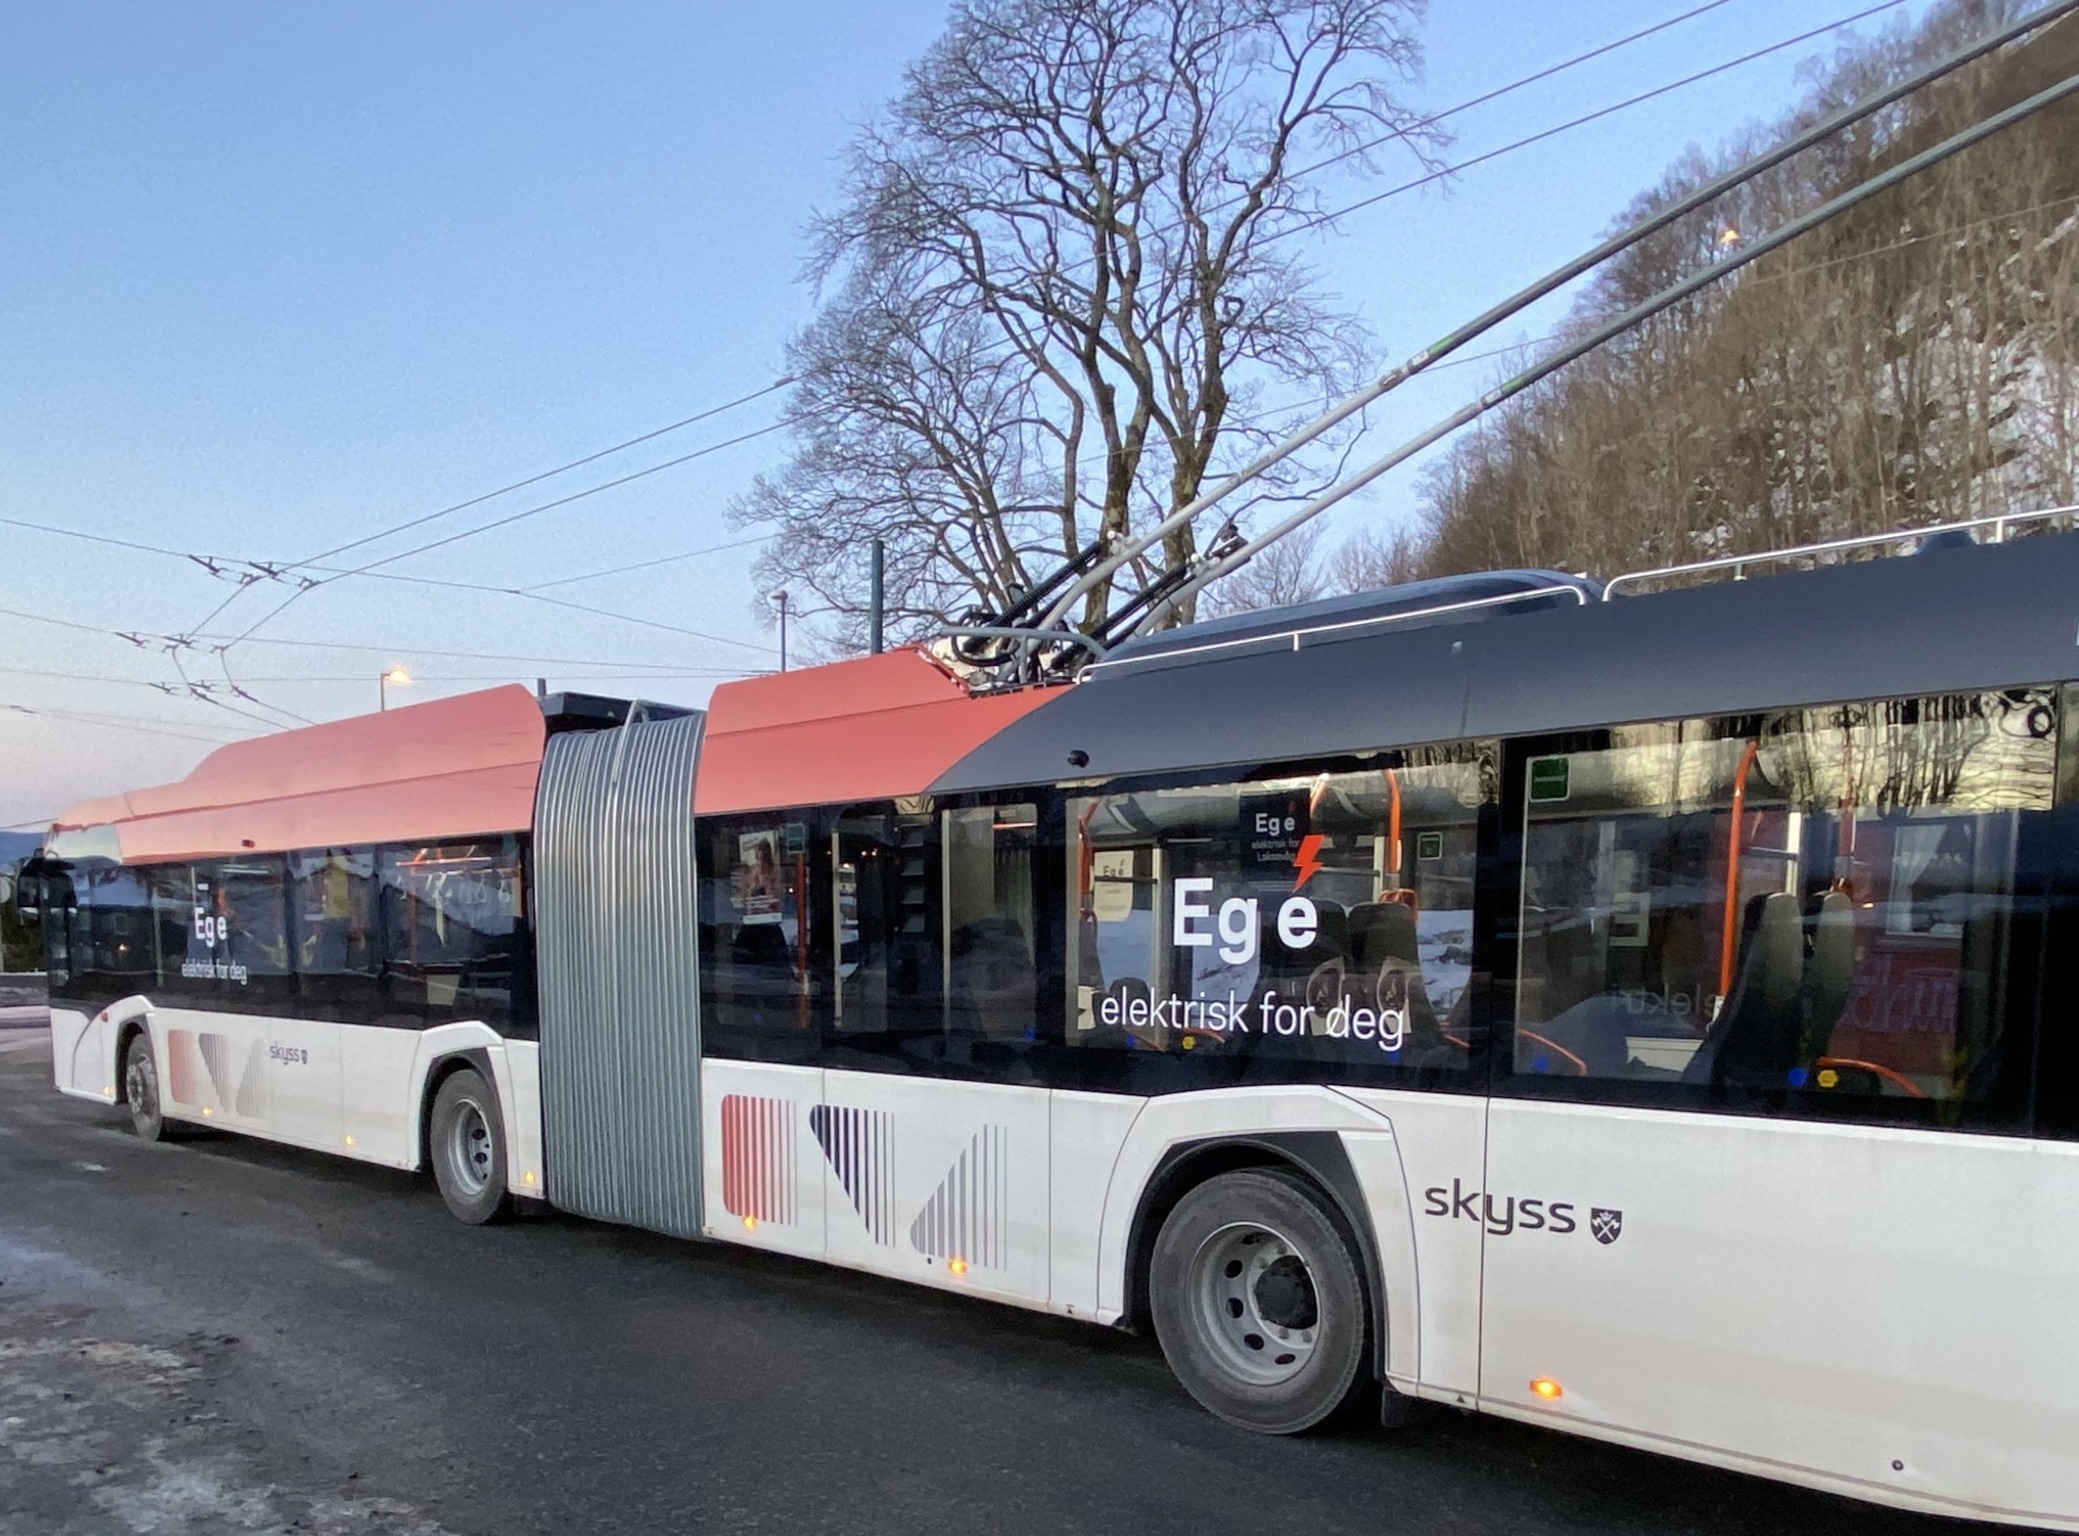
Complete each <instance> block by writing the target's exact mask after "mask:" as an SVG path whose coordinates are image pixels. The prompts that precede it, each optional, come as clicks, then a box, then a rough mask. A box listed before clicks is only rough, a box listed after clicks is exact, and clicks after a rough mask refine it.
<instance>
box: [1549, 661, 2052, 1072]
mask: <svg viewBox="0 0 2079 1536" xmlns="http://www.w3.org/2000/svg"><path fill="white" fill-rule="evenodd" d="M2056 735H2057V731H2056V698H2055V695H2054V693H2053V692H2052V691H2050V690H2032V689H2023V690H2013V691H2009V692H2004V693H1988V694H1966V695H1955V696H1948V697H1939V698H1929V699H1905V700H1896V701H1890V702H1883V703H1874V704H1852V705H1845V706H1835V707H1829V708H1822V709H1809V710H1789V711H1782V712H1778V713H1774V714H1769V715H1763V716H1754V717H1744V718H1738V719H1728V720H1719V721H1708V722H1700V721H1691V722H1686V723H1677V724H1667V725H1654V726H1639V727H1626V728H1621V729H1618V730H1613V731H1611V732H1610V733H1609V740H1610V745H1609V747H1608V748H1607V749H1605V750H1600V751H1589V752H1575V753H1571V754H1564V755H1556V756H1547V757H1539V758H1534V759H1532V760H1531V761H1530V762H1529V764H1528V765H1527V768H1526V783H1525V825H1524V843H1523V849H1524V854H1523V859H1524V863H1523V886H1522V908H1521V912H1520V939H1521V970H1520V977H1519V981H1518V987H1517V999H1516V1004H1517V1006H1516V1018H1517V1031H1516V1048H1515V1067H1516V1070H1517V1071H1518V1072H1521V1073H1527V1074H1536V1075H1550V1076H1559V1077H1568V1076H1572V1077H1589V1078H1626V1079H1633V1080H1637V1081H1661V1082H1687V1083H1691V1084H1709V1085H1715V1086H1718V1087H1721V1088H1727V1087H1731V1088H1745V1089H1769V1090H1777V1091H1782V1092H1802V1093H1805V1094H1807V1095H1811V1096H1816V1097H1820V1098H1834V1099H1844V1098H1855V1097H1858V1096H1860V1097H1863V1098H1868V1097H1871V1096H1879V1097H1888V1098H1897V1099H1925V1100H1935V1101H1941V1102H1978V1101H1983V1100H1985V1099H1987V1098H1989V1097H1990V1096H1991V1095H1992V1094H1993V1093H1994V1090H1995V1088H1996V1087H1997V1085H1998V1084H1999V1083H2000V1082H2001V1081H2002V1080H2003V1074H2004V1073H2006V1072H2007V1071H2008V1070H2009V1069H2010V1068H2012V1069H2014V1070H2016V1071H2020V1070H2024V1069H2025V1064H2023V1063H2018V1062H2017V1063H2008V1062H2006V1061H2005V1059H2004V1054H2003V1051H2002V1040H2003V1028H2002V1026H2003V1022H2004V1009H2005V995H2004V985H2003V981H2002V978H2003V977H2004V976H2005V974H2006V971H2007V962H2006V954H2007V947H2008V943H2009V929H2010V926H2011V918H2012V892H2013V876H2014V861H2015V847H2016V837H2017V833H2018V830H2019V824H2020V819H2021V818H2022V817H2023V816H2024V815H2026V814H2028V813H2030V812H2036V811H2046V810H2048V809H2049V808H2050V805H2051V800H2052V792H2053V786H2054V779H2055V770H2056Z"/></svg>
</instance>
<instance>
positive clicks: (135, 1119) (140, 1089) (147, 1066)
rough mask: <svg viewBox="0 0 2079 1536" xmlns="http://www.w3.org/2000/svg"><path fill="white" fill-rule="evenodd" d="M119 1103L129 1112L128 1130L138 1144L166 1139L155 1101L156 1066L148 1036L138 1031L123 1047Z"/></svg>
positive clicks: (163, 1118) (162, 1117) (162, 1115)
mask: <svg viewBox="0 0 2079 1536" xmlns="http://www.w3.org/2000/svg"><path fill="white" fill-rule="evenodd" d="M123 1101H124V1103H125V1104H126V1105H127V1106H128V1108H129V1110H130V1129H131V1130H133V1131H135V1132H136V1133H137V1139H138V1140H139V1141H164V1140H165V1139H166V1112H165V1109H164V1108H163V1106H162V1105H161V1103H160V1101H159V1064H158V1063H157V1062H156V1061H155V1060H154V1059H153V1058H152V1037H151V1036H150V1035H149V1034H148V1033H146V1032H145V1031H144V1030H141V1029H140V1030H139V1031H138V1032H137V1033H136V1034H134V1035H132V1036H131V1037H130V1042H129V1044H127V1045H125V1046H124V1047H123Z"/></svg>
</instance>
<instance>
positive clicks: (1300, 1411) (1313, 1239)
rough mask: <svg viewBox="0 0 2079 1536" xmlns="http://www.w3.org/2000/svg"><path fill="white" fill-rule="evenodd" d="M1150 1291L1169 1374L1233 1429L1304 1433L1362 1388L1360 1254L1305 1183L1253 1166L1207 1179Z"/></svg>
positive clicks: (1169, 1229)
mask: <svg viewBox="0 0 2079 1536" xmlns="http://www.w3.org/2000/svg"><path fill="white" fill-rule="evenodd" d="M1148 1286H1149V1300H1150V1303H1151V1308H1152V1310H1153V1312H1154V1316H1155V1333H1156V1336H1157V1338H1159V1339H1160V1340H1161V1342H1162V1353H1163V1355H1164V1356H1165V1357H1166V1358H1167V1359H1168V1361H1169V1365H1170V1369H1171V1370H1173V1371H1174V1372H1176V1375H1177V1379H1178V1380H1179V1381H1181V1382H1182V1383H1183V1384H1184V1386H1185V1388H1186V1390H1188V1391H1189V1392H1190V1393H1191V1395H1192V1396H1193V1397H1195V1398H1197V1399H1198V1401H1199V1402H1200V1403H1201V1404H1202V1405H1203V1406H1204V1407H1206V1408H1207V1409H1209V1410H1211V1411H1212V1412H1213V1413H1215V1414H1217V1415H1218V1416H1219V1417H1221V1418H1223V1419H1225V1420H1226V1421H1227V1422H1228V1423H1230V1424H1236V1425H1239V1426H1241V1427H1242V1428H1243V1429H1253V1430H1257V1431H1259V1432H1261V1433H1264V1434H1272V1435H1293V1434H1298V1433H1299V1432H1300V1431H1302V1430H1306V1429H1311V1428H1313V1427H1314V1426H1315V1425H1317V1424H1319V1423H1321V1422H1322V1421H1324V1420H1326V1419H1328V1418H1331V1417H1333V1416H1334V1415H1335V1414H1336V1413H1337V1412H1338V1411H1339V1410H1340V1409H1342V1408H1343V1407H1344V1405H1345V1404H1347V1403H1348V1402H1349V1401H1350V1400H1351V1398H1352V1397H1354V1396H1355V1395H1356V1394H1357V1392H1358V1391H1359V1390H1360V1389H1361V1387H1362V1386H1363V1380H1362V1377H1363V1372H1364V1351H1365V1341H1366V1337H1367V1328H1366V1323H1365V1305H1364V1284H1363V1281H1362V1280H1361V1279H1360V1277H1359V1271H1358V1263H1357V1259H1356V1256H1355V1255H1354V1254H1353V1253H1352V1252H1351V1250H1350V1243H1349V1241H1348V1240H1347V1239H1346V1238H1345V1237H1344V1236H1343V1233H1342V1230H1341V1228H1340V1227H1339V1226H1338V1225H1337V1223H1336V1220H1335V1217H1334V1216H1333V1215H1332V1214H1331V1213H1330V1211H1329V1208H1328V1206H1327V1204H1326V1202H1325V1201H1323V1200H1322V1199H1321V1197H1320V1196H1319V1195H1317V1194H1316V1193H1315V1192H1314V1191H1313V1189H1312V1188H1311V1186H1309V1185H1308V1184H1306V1183H1305V1182H1304V1181H1303V1180H1301V1179H1298V1178H1296V1177H1294V1176H1292V1175H1290V1174H1287V1173H1283V1172H1280V1171H1278V1170H1275V1169H1262V1168H1247V1169H1242V1170H1240V1171H1238V1172H1235V1173H1226V1174H1222V1175H1220V1176H1219V1177H1218V1178H1215V1179H1208V1180H1207V1181H1206V1182H1205V1183H1203V1184H1201V1185H1199V1186H1198V1187H1197V1188H1196V1189H1194V1190H1192V1191H1191V1192H1190V1193H1189V1194H1187V1195H1185V1196H1184V1198H1183V1199H1182V1200H1180V1201H1178V1202H1177V1206H1176V1209H1175V1210H1173V1211H1171V1212H1170V1214H1169V1218H1168V1220H1166V1221H1164V1222H1163V1224H1162V1231H1161V1233H1160V1234H1159V1235H1158V1236H1157V1237H1156V1239H1155V1251H1154V1254H1153V1256H1152V1259H1151V1263H1150V1266H1149V1275H1148Z"/></svg>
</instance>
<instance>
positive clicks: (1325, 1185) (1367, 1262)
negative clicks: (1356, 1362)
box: [1120, 1131, 1414, 1426]
mask: <svg viewBox="0 0 2079 1536" xmlns="http://www.w3.org/2000/svg"><path fill="white" fill-rule="evenodd" d="M1251 1171H1253V1172H1257V1173H1260V1174H1266V1175H1270V1176H1273V1177H1276V1178H1279V1179H1282V1180H1285V1181H1287V1182H1289V1183H1290V1184H1291V1185H1292V1186H1294V1187H1295V1188H1297V1189H1299V1190H1301V1191H1302V1192H1303V1193H1304V1194H1306V1195H1307V1196H1309V1197H1311V1199H1312V1200H1313V1201H1314V1202H1316V1203H1317V1204H1318V1205H1319V1206H1320V1207H1321V1208H1322V1210H1323V1212H1324V1214H1325V1215H1326V1217H1327V1219H1328V1221H1329V1222H1330V1224H1331V1225H1332V1226H1333V1227H1334V1229H1335V1231H1336V1233H1337V1234H1338V1236H1339V1237H1340V1238H1341V1241H1342V1243H1343V1244H1344V1246H1345V1247H1346V1248H1347V1249H1348V1252H1349V1255H1350V1258H1351V1260H1352V1262H1353V1263H1354V1265H1355V1267H1356V1271H1357V1274H1356V1280H1357V1287H1358V1292H1359V1298H1360V1303H1361V1306H1362V1310H1363V1332H1364V1345H1363V1348H1364V1356H1363V1365H1362V1374H1363V1376H1364V1377H1365V1378H1366V1379H1367V1380H1368V1381H1370V1382H1374V1383H1376V1384H1378V1386H1379V1387H1380V1388H1381V1402H1380V1406H1381V1414H1380V1418H1381V1421H1382V1422H1383V1423H1385V1424H1387V1425H1389V1426H1391V1425H1398V1424H1400V1423H1402V1422H1404V1421H1405V1419H1406V1418H1407V1417H1408V1416H1409V1414H1410V1413H1411V1412H1412V1410H1413V1407H1414V1403H1413V1400H1412V1399H1408V1398H1404V1397H1402V1396H1401V1395H1400V1394H1399V1393H1398V1392H1396V1391H1395V1390H1394V1389H1393V1388H1392V1387H1391V1386H1390V1385H1389V1384H1388V1382H1387V1339H1388V1333H1387V1326H1386V1312H1387V1308H1388V1307H1389V1306H1391V1305H1394V1304H1396V1301H1398V1302H1399V1303H1400V1304H1409V1303H1411V1302H1412V1298H1393V1297H1390V1296H1389V1295H1388V1292H1387V1288H1386V1284H1385V1278H1384V1269H1383V1266H1382V1264H1381V1262H1380V1257H1379V1244H1378V1239H1377V1235H1376V1234H1375V1233H1374V1231H1373V1229H1372V1220H1371V1216H1370V1213H1369V1210H1368V1208H1367V1205H1366V1203H1365V1200H1364V1195H1363V1185H1362V1183H1361V1181H1360V1180H1359V1178H1358V1176H1357V1173H1356V1170H1355V1169H1354V1168H1353V1167H1352V1166H1351V1163H1350V1158H1349V1155H1348V1153H1347V1152H1346V1151H1345V1149H1344V1147H1343V1143H1342V1139H1341V1138H1340V1136H1338V1135H1337V1134H1336V1133H1335V1132H1333V1131H1288V1132H1270V1133H1262V1134H1255V1135H1247V1136H1223V1137H1215V1138H1208V1139H1206V1140H1202V1141H1191V1142H1182V1143H1179V1144H1177V1145H1175V1146H1173V1147H1171V1148H1170V1149H1169V1150H1168V1151H1167V1152H1166V1153H1165V1154H1164V1155H1163V1157H1162V1159H1161V1160H1160V1161H1159V1162H1158V1163H1157V1164H1156V1167H1155V1171H1154V1173H1153V1174H1151V1175H1150V1176H1149V1178H1148V1180H1147V1182H1146V1183H1145V1184H1144V1185H1143V1187H1142V1189H1141V1194H1140V1199H1139V1201H1138V1202H1137V1205H1136V1207H1135V1210H1134V1215H1133V1220H1132V1223H1131V1225H1130V1227H1129V1229H1128V1237H1127V1250H1126V1262H1127V1270H1126V1277H1125V1278H1126V1291H1125V1297H1126V1305H1127V1310H1126V1312H1125V1315H1124V1316H1122V1317H1121V1318H1120V1323H1121V1325H1122V1326H1130V1327H1135V1328H1152V1327H1153V1325H1154V1322H1155V1307H1154V1300H1153V1296H1152V1286H1153V1277H1154V1270H1155V1250H1156V1244H1157V1241H1158V1239H1159V1238H1160V1236H1161V1233H1162V1231H1163V1227H1164V1224H1165V1222H1167V1221H1168V1219H1169V1217H1170V1215H1171V1214H1172V1213H1173V1212H1174V1211H1175V1210H1176V1209H1177V1207H1178V1205H1179V1204H1181V1203H1182V1202H1183V1201H1184V1200H1185V1199H1186V1198H1187V1197H1188V1196H1190V1195H1191V1194H1192V1192H1193V1191H1195V1190H1198V1189H1201V1188H1203V1187H1204V1186H1205V1185H1207V1184H1209V1183H1211V1182H1212V1181H1214V1180H1216V1179H1220V1178H1222V1177H1223V1176H1225V1175H1228V1174H1232V1173H1240V1172H1251ZM1215 1411H1216V1412H1217V1411H1219V1410H1217V1409H1216V1410H1215Z"/></svg>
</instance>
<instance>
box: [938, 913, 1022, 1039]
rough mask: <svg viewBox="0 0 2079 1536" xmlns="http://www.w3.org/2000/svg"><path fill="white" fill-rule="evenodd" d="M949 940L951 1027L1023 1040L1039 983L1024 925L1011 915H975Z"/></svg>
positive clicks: (994, 1036)
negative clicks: (1027, 944) (975, 916)
mask: <svg viewBox="0 0 2079 1536" xmlns="http://www.w3.org/2000/svg"><path fill="white" fill-rule="evenodd" d="M952 939H953V943H952V955H951V959H952V964H951V971H952V982H953V999H952V1000H953V1004H954V1006H953V1008H952V1009H951V1010H950V1014H951V1018H950V1020H949V1022H950V1023H951V1024H952V1026H953V1028H954V1029H955V1030H956V1031H968V1032H972V1033H977V1034H982V1035H987V1036H990V1037H991V1038H995V1039H1023V1038H1024V1037H1025V1036H1026V1035H1027V1034H1028V1033H1029V1032H1031V1031H1032V1030H1033V1028H1034V1026H1035V1023H1036V1015H1035V1012H1034V1010H1035V1008H1036V1007H1037V992H1038V986H1039V978H1038V976H1037V975H1036V974H1035V970H1034V967H1033V963H1032V956H1031V954H1030V953H1029V952H1028V951H1027V949H1026V947H1025V930H1024V928H1023V927H1021V926H1020V925H1019V923H1018V920H1017V919H1016V918H1012V917H979V918H976V919H975V920H974V921H973V922H969V923H962V924H961V925H960V926H959V927H958V928H955V929H954V930H953V934H952Z"/></svg>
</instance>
